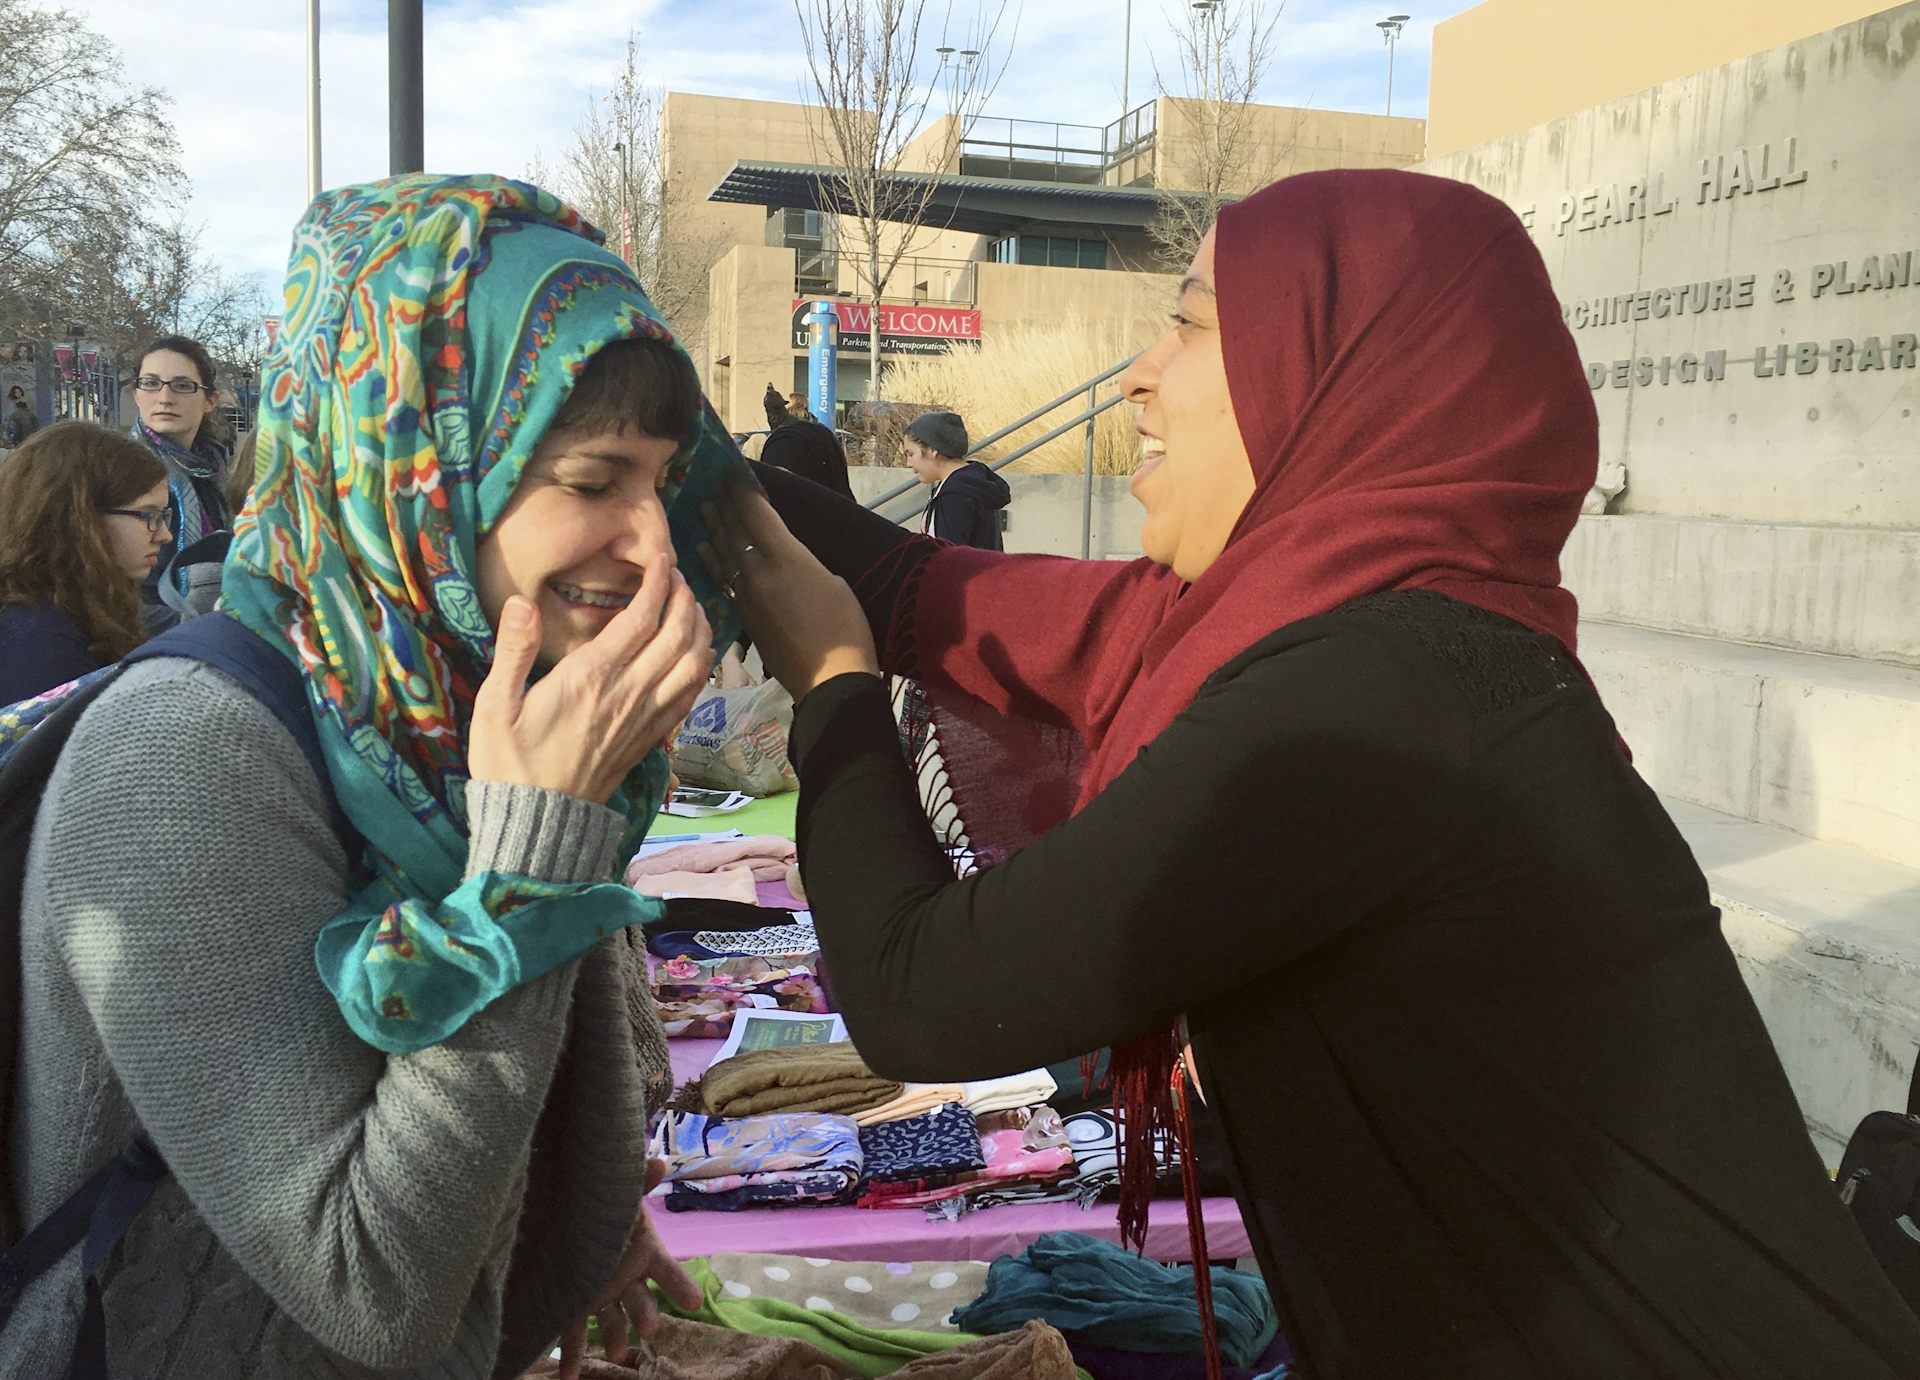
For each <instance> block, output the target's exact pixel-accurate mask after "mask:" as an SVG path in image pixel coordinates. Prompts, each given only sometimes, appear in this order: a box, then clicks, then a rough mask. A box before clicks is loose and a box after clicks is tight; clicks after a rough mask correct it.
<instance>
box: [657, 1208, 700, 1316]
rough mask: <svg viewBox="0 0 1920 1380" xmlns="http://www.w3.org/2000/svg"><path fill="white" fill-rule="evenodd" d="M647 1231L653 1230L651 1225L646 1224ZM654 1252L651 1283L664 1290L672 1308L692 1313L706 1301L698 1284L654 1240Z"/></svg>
mask: <svg viewBox="0 0 1920 1380" xmlns="http://www.w3.org/2000/svg"><path fill="white" fill-rule="evenodd" d="M647 1230H648V1231H649V1232H651V1231H652V1230H653V1224H652V1223H651V1222H649V1223H648V1224H647ZM655 1250H656V1251H657V1252H658V1254H657V1256H656V1258H655V1264H654V1267H653V1269H652V1271H651V1272H650V1273H651V1276H652V1279H653V1282H654V1283H655V1284H658V1285H659V1286H660V1287H661V1288H662V1289H664V1290H666V1293H667V1297H668V1298H670V1299H672V1300H673V1306H674V1307H676V1308H684V1309H685V1310H686V1311H687V1312H689V1313H691V1312H694V1311H695V1310H696V1309H698V1308H699V1307H700V1305H701V1304H702V1303H704V1302H705V1301H706V1295H705V1294H704V1293H703V1292H701V1289H700V1282H699V1281H698V1280H696V1279H695V1278H694V1277H693V1276H692V1275H690V1274H688V1273H687V1272H686V1270H685V1269H684V1268H682V1267H681V1264H680V1262H679V1261H677V1260H675V1259H674V1258H673V1257H672V1256H670V1255H668V1254H667V1248H666V1247H665V1246H664V1245H661V1244H659V1239H658V1238H657V1237H656V1238H655Z"/></svg>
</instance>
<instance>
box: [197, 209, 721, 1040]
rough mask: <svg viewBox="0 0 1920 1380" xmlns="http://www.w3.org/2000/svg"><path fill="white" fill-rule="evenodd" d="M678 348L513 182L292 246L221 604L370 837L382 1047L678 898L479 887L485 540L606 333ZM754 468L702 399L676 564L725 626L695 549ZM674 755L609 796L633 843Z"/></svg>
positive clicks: (367, 219)
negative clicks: (710, 511) (283, 690)
mask: <svg viewBox="0 0 1920 1380" xmlns="http://www.w3.org/2000/svg"><path fill="white" fill-rule="evenodd" d="M633 338H649V339H653V340H659V341H662V342H665V343H667V344H669V345H673V348H675V349H678V348H679V347H678V346H677V345H674V342H673V336H672V334H671V332H669V330H668V329H667V326H666V323H665V322H664V321H663V320H662V319H661V317H660V315H659V313H658V312H656V311H655V310H654V308H653V305H652V303H650V302H649V301H648V300H647V298H646V295H645V294H644V293H643V292H642V291H641V288H640V285H639V283H638V282H637V281H635V279H634V277H633V272H632V270H631V269H630V268H629V267H628V266H627V265H626V264H625V263H624V262H622V261H621V260H620V259H618V258H616V257H614V256H613V255H612V254H609V253H607V252H606V251H605V250H604V249H602V248H600V246H599V244H598V233H597V232H596V231H595V230H594V229H593V228H592V227H591V226H589V225H588V224H587V223H586V222H585V221H583V220H582V219H581V218H580V216H579V214H578V213H577V212H576V211H574V210H572V209H571V208H570V207H568V206H566V205H564V204H562V203H561V202H559V201H557V200H555V199H554V198H553V197H551V196H550V195H548V194H547V193H545V192H542V191H540V190H539V189H538V188H535V187H531V186H528V185H526V184H525V183H520V182H512V181H507V180H504V179H500V178H491V177H464V178H435V177H426V176H415V177H405V178H397V179H394V180H391V181H387V182H380V183H374V184H372V185H369V186H364V187H347V188H342V189H340V190H337V191H333V192H329V193H327V194H326V195H324V196H322V197H321V198H319V199H318V200H317V201H315V202H314V204H313V206H312V208H311V209H310V210H309V211H308V212H307V215H306V217H305V218H304V219H303V220H302V221H301V222H300V225H299V226H298V228H297V229H296V230H295V232H294V243H293V252H292V256H291V258H290V260H289V263H288V268H287V288H286V313H285V316H284V318H283V324H282V327H281V333H280V337H279V340H278V342H277V344H276V347H275V350H274V353H273V355H272V356H271V358H270V359H269V360H268V361H267V363H266V366H265V369H264V371H263V378H262V394H263V397H262V401H261V407H260V441H259V451H258V457H257V458H258V465H259V473H260V479H259V483H258V484H257V485H256V486H255V489H254V494H253V499H252V501H251V504H250V505H249V507H248V509H247V511H246V512H245V513H244V514H243V515H242V516H241V518H240V520H239V522H238V523H237V525H236V527H237V530H236V533H235V539H234V545H233V550H232V552H231V554H230V556H229V557H228V561H227V567H226V572H225V577H224V584H223V590H224V607H225V608H226V610H227V611H228V612H229V613H231V614H232V615H233V616H234V617H236V618H238V619H239V620H240V621H241V622H242V623H244V624H246V625H247V626H248V627H249V628H251V629H253V630H254V631H255V632H257V633H259V634H260V635H261V636H262V637H265V638H266V639H267V640H268V641H269V642H271V643H273V644H274V645H276V646H279V647H282V648H284V649H285V650H286V652H287V654H288V655H289V656H290V657H292V658H293V659H294V660H295V661H297V663H298V665H299V667H300V670H301V674H302V676H303V677H304V679H305V681H306V686H307V693H308V695H309V696H310V698H311V700H312V705H313V712H314V717H315V721H316V723H317V726H318V729H319V735H320V741H321V746H322V751H323V753H324V756H325V758H326V763H327V771H328V775H329V777H330V778H331V785H332V789H333V792H334V795H335V796H336V797H337V799H338V800H339V803H340V806H341V808H342V809H343V810H344V811H345V813H346V815H347V817H348V818H349V819H350V820H351V821H352V822H353V824H354V826H355V827H356V828H357V829H358V830H359V832H360V835H361V837H362V838H363V839H364V840H365V845H366V846H365V849H364V851H363V853H362V856H361V858H360V859H359V863H358V871H357V873H356V874H355V878H354V882H355V886H354V888H353V896H352V900H351V902H350V903H349V904H348V906H347V908H346V910H345V911H343V912H342V913H341V914H340V915H338V916H336V917H335V918H334V919H333V920H332V921H330V922H329V923H328V924H327V925H326V926H325V928H324V929H323V930H322V931H321V933H320V935H319V938H318V942H317V943H316V945H315V949H314V955H315V959H316V961H317V963H318V966H319V969H320V976H321V978H322V979H323V980H324V981H325V983H326V985H327V988H328V990H329V991H331V992H332V993H333V995H334V998H335V1000H337V1001H338V1003H339V1005H340V1010H341V1013H342V1014H343V1015H344V1016H345V1017H346V1020H347V1023H348V1024H349V1025H350V1026H351V1027H352V1028H353V1030H354V1031H355V1033H357V1034H358V1035H359V1036H360V1037H361V1038H363V1039H364V1040H366V1041H367V1042H368V1043H369V1044H372V1045H375V1046H377V1047H378V1048H380V1049H384V1050H388V1051H391V1052H396V1053H404V1052H407V1051H411V1050H417V1049H421V1048H423V1047H425V1046H427V1045H431V1044H433V1043H435V1042H437V1041H440V1040H444V1039H445V1038H447V1036H449V1035H450V1034H452V1033H453V1032H454V1031H456V1030H458V1029H459V1028H460V1027H461V1025H462V1024H464V1023H465V1022H466V1021H467V1020H468V1019H469V1018H470V1017H471V1016H472V1015H473V1014H474V1013H475V1012H476V1011H479V1010H481V1009H482V1008H483V1007H485V1006H486V1005H487V1004H488V1003H489V1002H491V1001H493V1000H494V999H495V998H497V997H499V996H500V995H501V994H502V993H504V992H507V991H508V990H510V989H511V988H513V987H515V986H517V985H518V984H520V983H523V982H528V981H531V980H532V979H534V978H537V977H539V976H540V975H542V974H543V973H548V972H551V971H553V970H554V969H555V968H558V967H560V966H562V965H564V964H566V963H568V962H570V961H572V960H573V959H576V958H578V957H580V956H581V955H582V954H584V953H585V952H586V951H587V949H589V948H590V947H591V946H592V945H593V944H594V943H595V942H596V941H597V940H598V939H599V938H600V937H601V936H603V935H605V934H608V933H610V932H611V931H613V930H615V929H619V928H622V927H624V926H627V925H633V924H638V923H640V922H643V921H645V920H649V919H652V918H654V917H655V916H656V915H657V914H658V913H659V910H660V903H659V902H658V901H654V900H650V899H647V898H643V897H641V896H639V895H637V894H635V893H634V892H632V891H630V890H628V889H627V888H626V887H623V886H619V885H617V884H615V881H614V879H613V878H609V879H608V880H607V881H606V882H605V883H602V884H596V885H592V886H585V887H582V886H569V885H558V884H555V883H551V882H546V881H542V880H540V879H537V878H531V877H523V876H508V875H503V874H500V873H495V872H489V873H484V874H480V875H477V876H474V877H464V876H463V874H464V872H465V868H466V859H467V836H468V823H467V817H466V809H465V787H466V760H467V744H466V735H467V732H468V728H469V725H470V722H471V717H472V710H473V698H474V693H475V691H476V690H477V689H478V687H479V684H480V682H481V681H482V680H483V679H484V678H485V676H486V673H487V668H488V667H489V666H490V665H491V664H492V660H493V649H494V640H493V628H492V627H491V626H490V625H489V623H488V621H487V619H486V617H485V615H484V614H483V612H482V611H481V607H480V602H479V598H478V595H477V594H476V592H475V589H474V585H473V572H474V568H475V566H474V551H475V547H476V544H477V543H478V542H479V541H480V539H481V538H482V537H484V536H485V534H486V533H487V532H488V530H489V529H490V528H491V527H492V525H493V523H494V522H496V521H497V520H498V519H499V517H500V514H501V511H502V510H503V509H504V508H505V506H506V503H507V500H508V498H509V497H510V496H511V494H512V493H513V490H514V487H515V485H517V484H518V483H519V482H520V478H521V475H522V473H523V472H524V470H525V468H526V464H527V461H528V459H529V458H530V457H531V456H532V454H533V450H534V446H535V445H536V444H537V443H538V442H539V440H540V438H541V436H542V435H543V434H544V433H545V431H546V430H547V427H548V426H549V424H551V422H552V421H553V419H554V417H555V415H556V414H557V413H558V412H559V410H560V408H561V405H562V404H563V403H564V401H565V400H566V397H567V395H568V393H569V391H570V390H571V389H572V387H573V383H574V380H575V379H576V378H577V377H578V376H579V374H580V372H581V370H582V369H583V368H584V367H585V366H586V364H587V362H588V361H589V360H590V359H591V358H592V357H593V355H594V353H595V352H596V351H597V350H599V349H600V348H601V347H602V346H605V345H607V344H610V343H612V342H615V341H620V340H627V339H633ZM740 465H741V462H740V459H739V454H738V452H737V451H736V450H735V448H734V446H733V443H732V441H731V440H730V439H729V438H728V436H727V433H726V431H725V430H724V429H723V428H722V427H721V425H720V423H719V421H718V419H717V418H715V417H714V416H713V415H712V413H711V412H710V411H709V410H706V409H703V410H702V414H701V417H700V420H699V422H698V424H697V425H696V427H695V429H694V433H693V434H692V435H689V436H687V437H684V438H682V444H681V449H680V452H679V454H678V456H677V457H676V458H675V460H674V462H673V464H672V467H671V470H670V473H669V476H668V484H667V488H666V491H665V494H664V498H665V501H666V504H667V512H668V520H669V524H670V526H671V529H672V532H673V538H674V544H675V547H676V549H677V551H678V552H679V553H680V557H681V560H680V566H681V569H682V570H683V571H684V572H686V575H687V578H688V579H689V581H691V582H692V584H693V587H694V591H695V593H696V594H697V595H698V596H699V598H700V601H701V603H702V605H703V606H704V607H705V609H706V611H707V616H708V618H709V620H710V621H711V622H712V624H713V626H714V629H715V637H716V640H717V642H719V643H724V642H726V641H727V640H728V639H729V638H730V637H731V636H732V635H733V630H734V625H735V620H734V618H733V616H732V613H731V610H730V609H729V608H728V607H727V605H726V603H725V602H724V600H722V599H721V597H720V595H719V593H718V592H717V591H716V590H715V589H714V588H713V587H712V585H711V584H710V582H708V581H707V580H706V578H705V575H704V573H703V572H702V571H701V568H700V565H699V562H698V561H697V560H693V559H691V556H692V552H693V549H694V544H695V543H696V542H697V541H698V540H700V539H701V538H702V536H703V535H704V534H703V533H702V532H701V530H700V528H699V523H698V509H699V505H700V503H701V502H702V501H703V500H705V499H707V498H709V497H710V496H712V495H713V494H714V492H715V491H716V490H717V489H718V487H719V485H720V483H721V482H722V481H723V479H724V478H725V477H726V475H727V473H728V472H729V471H731V470H733V469H734V468H735V467H738V466H740ZM666 774H667V772H666V761H665V757H664V754H663V753H661V752H660V751H658V750H656V751H654V752H653V753H652V754H650V755H649V756H648V757H647V759H646V760H645V761H644V762H642V763H641V765H640V766H639V768H637V769H636V770H635V771H634V772H633V773H632V774H631V775H629V777H628V778H627V780H626V782H625V784H624V785H623V786H622V788H621V790H620V791H619V792H618V793H616V794H615V796H614V797H613V799H612V800H611V801H609V802H608V803H609V805H610V807H611V808H613V809H615V810H618V811H620V812H622V813H623V814H624V815H625V816H626V818H627V826H628V827H627V832H626V843H627V844H628V845H629V847H628V850H627V851H629V852H630V851H632V847H634V846H637V845H638V842H639V839H640V838H641V836H642V835H643V834H644V833H645V831H646V827H647V825H648V824H649V823H650V822H651V820H652V819H653V816H654V813H655V812H656V811H657V810H658V808H659V806H660V802H661V797H662V795H663V793H664V789H665V783H666Z"/></svg>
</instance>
